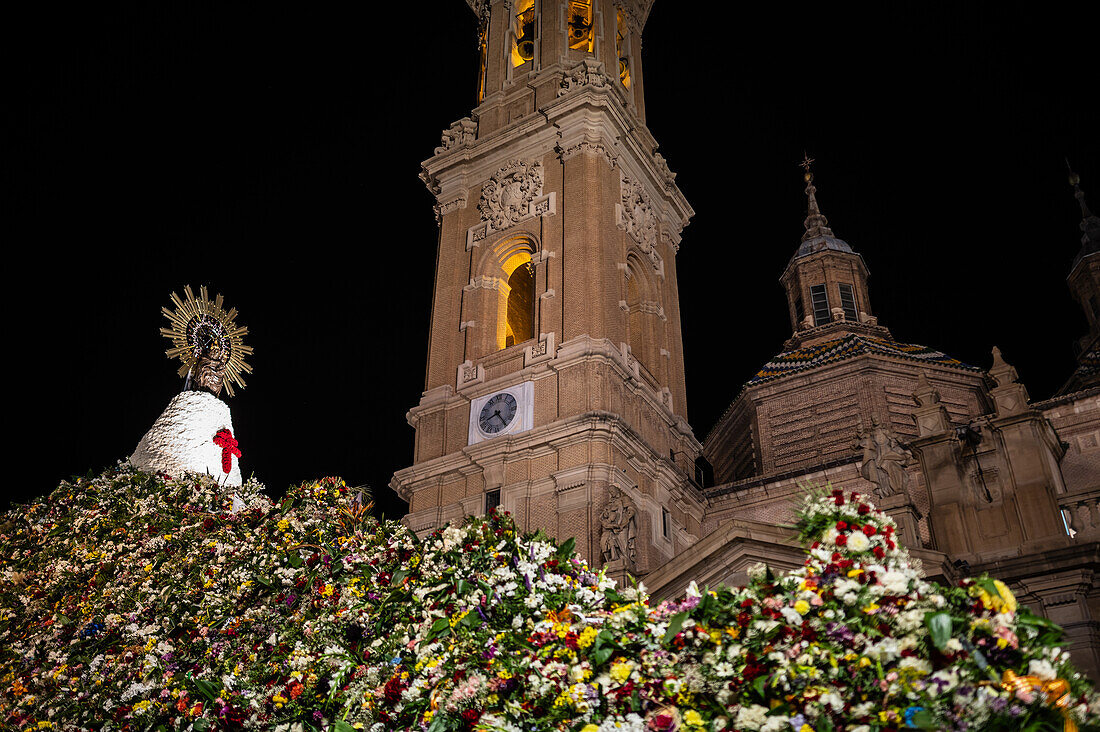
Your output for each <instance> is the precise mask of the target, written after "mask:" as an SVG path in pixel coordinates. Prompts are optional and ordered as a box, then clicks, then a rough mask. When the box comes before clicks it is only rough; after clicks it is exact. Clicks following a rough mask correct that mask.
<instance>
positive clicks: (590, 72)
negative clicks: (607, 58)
mask: <svg viewBox="0 0 1100 732" xmlns="http://www.w3.org/2000/svg"><path fill="white" fill-rule="evenodd" d="M582 86H594V87H597V88H602V87H605V86H607V75H606V74H604V72H603V64H602V63H600V62H599V61H592V60H590V59H584V60H583V61H581V62H580V63H579V64H577V65H576V66H574V67H573V68H572V69H570V70H569V71H566V72H565V73H564V74H562V79H561V88H560V89H558V96H559V97H560V96H564V95H566V94H568V93H569V92H571V91H573V90H574V89H577V88H579V87H582Z"/></svg>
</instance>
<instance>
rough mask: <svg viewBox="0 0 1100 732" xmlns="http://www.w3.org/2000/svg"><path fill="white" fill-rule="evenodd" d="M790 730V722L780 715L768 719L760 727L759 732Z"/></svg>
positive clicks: (783, 731)
mask: <svg viewBox="0 0 1100 732" xmlns="http://www.w3.org/2000/svg"><path fill="white" fill-rule="evenodd" d="M788 729H790V720H789V719H788V718H787V717H784V716H782V715H780V716H776V717H768V718H767V720H765V721H764V724H763V725H762V726H761V727H760V732H785V730H788Z"/></svg>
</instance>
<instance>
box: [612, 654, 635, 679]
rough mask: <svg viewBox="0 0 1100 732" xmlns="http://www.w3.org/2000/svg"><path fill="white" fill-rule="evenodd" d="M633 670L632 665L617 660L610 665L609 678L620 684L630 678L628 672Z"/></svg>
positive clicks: (622, 660) (623, 660)
mask: <svg viewBox="0 0 1100 732" xmlns="http://www.w3.org/2000/svg"><path fill="white" fill-rule="evenodd" d="M633 670H634V664H632V663H631V662H630V661H627V660H625V659H619V660H618V661H616V662H615V663H613V664H611V678H613V679H614V680H615V681H617V682H619V683H620V684H622V683H625V682H626V680H627V679H629V678H630V672H631V671H633Z"/></svg>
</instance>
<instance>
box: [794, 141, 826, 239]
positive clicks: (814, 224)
mask: <svg viewBox="0 0 1100 732" xmlns="http://www.w3.org/2000/svg"><path fill="white" fill-rule="evenodd" d="M813 162H814V159H813V158H811V157H810V156H809V155H808V154H806V152H805V151H803V153H802V162H801V163H799V164H798V165H799V167H801V168H802V169H803V170H804V171H805V173H803V174H802V177H803V178H805V180H806V198H807V199H809V206H808V208H807V211H806V220H805V221H803V222H802V223H803V225H804V226H805V227H806V233H804V234H803V235H802V241H807V240H809V239H813V238H815V237H819V236H833V230H832V229H830V228H829V220H828V219H827V218H825V215H824V214H822V213H821V208H820V207H818V205H817V196H816V195H815V194H816V193H817V188H816V187H815V186H814V174H813V172H812V171H811V170H810V165H811V164H812V163H813Z"/></svg>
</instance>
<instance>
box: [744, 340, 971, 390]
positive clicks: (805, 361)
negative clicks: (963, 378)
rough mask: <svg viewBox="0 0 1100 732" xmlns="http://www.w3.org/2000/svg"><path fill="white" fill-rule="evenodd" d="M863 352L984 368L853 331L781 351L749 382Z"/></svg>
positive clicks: (959, 366)
mask: <svg viewBox="0 0 1100 732" xmlns="http://www.w3.org/2000/svg"><path fill="white" fill-rule="evenodd" d="M863 354H878V355H883V356H894V357H897V358H906V359H910V360H913V361H923V362H925V363H937V364H942V365H944V366H955V367H958V368H963V369H969V370H974V371H979V370H980V369H979V368H978V367H976V366H971V365H969V364H965V363H963V362H962V361H959V360H957V359H954V358H951V357H950V356H948V355H946V354H944V353H941V352H940V351H937V350H934V349H932V348H929V347H928V346H920V345H917V344H915V343H899V342H898V341H895V340H892V339H887V338H875V337H874V336H866V335H857V334H855V333H849V334H848V335H845V336H843V337H840V338H835V339H833V340H829V341H825V342H823V343H818V344H816V345H813V346H806V347H804V348H796V349H795V350H793V351H787V352H786V353H781V354H779V355H778V356H776V357H775V358H773V359H772V360H771V361H768V363H766V364H764V368H762V369H760V371H758V372H757V374H756V376H753V377H752V378H751V379H749V381H748V384H759V383H760V382H762V381H770V380H771V379H777V378H779V377H780V376H786V375H787V374H793V373H795V372H798V371H805V370H806V369H812V368H815V367H817V366H822V365H824V364H827V363H833V362H834V361H841V360H843V359H846V358H852V357H854V356H860V355H863Z"/></svg>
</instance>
